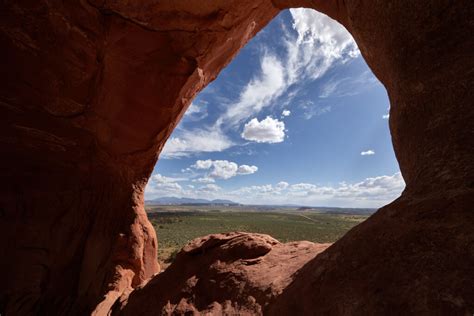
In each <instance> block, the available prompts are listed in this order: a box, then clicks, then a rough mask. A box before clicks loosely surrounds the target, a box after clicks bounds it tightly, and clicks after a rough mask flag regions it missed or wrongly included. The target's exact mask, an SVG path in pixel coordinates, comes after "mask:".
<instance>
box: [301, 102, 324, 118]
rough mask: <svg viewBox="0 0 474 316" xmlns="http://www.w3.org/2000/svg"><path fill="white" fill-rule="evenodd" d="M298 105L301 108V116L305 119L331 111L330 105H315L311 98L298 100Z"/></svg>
mask: <svg viewBox="0 0 474 316" xmlns="http://www.w3.org/2000/svg"><path fill="white" fill-rule="evenodd" d="M299 107H300V108H301V109H303V117H304V118H305V119H306V120H310V119H312V118H313V117H315V116H320V115H323V114H326V113H329V112H330V111H331V107H330V106H329V105H325V106H320V105H316V104H315V103H314V102H313V101H311V100H306V101H303V102H300V104H299Z"/></svg>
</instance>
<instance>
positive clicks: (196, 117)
mask: <svg viewBox="0 0 474 316" xmlns="http://www.w3.org/2000/svg"><path fill="white" fill-rule="evenodd" d="M207 104H208V102H206V101H200V102H199V103H196V102H193V103H191V105H190V106H189V107H188V109H187V110H186V113H185V114H184V119H186V120H188V121H200V120H202V119H204V118H206V117H207Z"/></svg>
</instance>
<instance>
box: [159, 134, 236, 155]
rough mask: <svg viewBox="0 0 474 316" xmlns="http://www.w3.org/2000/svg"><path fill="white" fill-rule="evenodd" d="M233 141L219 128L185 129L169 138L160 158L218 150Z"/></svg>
mask: <svg viewBox="0 0 474 316" xmlns="http://www.w3.org/2000/svg"><path fill="white" fill-rule="evenodd" d="M233 145H234V144H233V142H232V141H231V140H230V139H229V138H228V137H227V136H226V135H225V134H224V133H222V131H220V130H219V129H213V130H207V129H197V130H189V131H188V130H187V131H182V132H181V133H180V135H179V136H178V137H172V138H170V139H169V140H168V141H167V142H166V144H165V147H164V148H163V151H162V152H161V158H165V159H171V158H179V157H187V156H191V155H193V154H195V153H200V152H216V151H217V152H219V151H223V150H226V149H228V148H230V147H232V146H233Z"/></svg>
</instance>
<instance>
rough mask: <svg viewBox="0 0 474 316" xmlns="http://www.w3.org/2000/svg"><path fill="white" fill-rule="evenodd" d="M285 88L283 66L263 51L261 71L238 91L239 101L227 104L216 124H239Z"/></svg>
mask: <svg viewBox="0 0 474 316" xmlns="http://www.w3.org/2000/svg"><path fill="white" fill-rule="evenodd" d="M285 88H286V82H285V69H284V66H283V65H282V63H281V61H280V60H279V59H278V58H277V57H275V56H273V55H270V54H268V53H265V54H264V55H263V57H262V61H261V73H260V74H259V75H258V76H256V77H255V78H254V79H252V80H251V81H250V82H249V83H248V84H247V85H246V86H245V88H244V89H243V90H242V92H241V93H240V97H239V101H238V102H237V103H235V104H232V105H230V106H229V109H228V110H227V112H226V113H224V115H223V116H222V117H221V118H219V120H218V121H217V125H218V126H220V125H221V124H223V123H227V124H230V125H231V126H235V125H237V124H239V123H240V122H241V121H243V120H245V119H247V118H248V117H250V116H251V115H252V114H255V113H258V112H260V111H261V110H262V109H263V108H264V107H267V106H269V105H270V104H271V102H273V101H275V99H276V98H277V97H279V96H280V95H282V94H283V92H284V91H285Z"/></svg>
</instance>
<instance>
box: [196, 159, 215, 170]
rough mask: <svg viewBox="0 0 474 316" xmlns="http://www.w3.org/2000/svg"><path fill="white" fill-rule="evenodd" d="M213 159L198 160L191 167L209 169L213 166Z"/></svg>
mask: <svg viewBox="0 0 474 316" xmlns="http://www.w3.org/2000/svg"><path fill="white" fill-rule="evenodd" d="M212 163H213V161H212V160H211V159H207V160H197V161H196V163H194V165H192V166H191V168H194V169H209V168H211V167H212Z"/></svg>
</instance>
